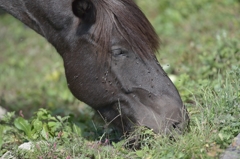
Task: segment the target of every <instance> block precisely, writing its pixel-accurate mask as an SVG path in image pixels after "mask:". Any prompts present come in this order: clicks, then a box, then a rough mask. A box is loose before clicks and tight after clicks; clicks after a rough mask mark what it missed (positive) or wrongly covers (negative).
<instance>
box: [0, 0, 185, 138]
mask: <svg viewBox="0 0 240 159" xmlns="http://www.w3.org/2000/svg"><path fill="white" fill-rule="evenodd" d="M0 8H1V9H3V10H5V11H6V12H7V13H9V14H11V15H13V16H14V17H15V18H17V19H18V20H20V21H21V22H23V23H24V24H26V25H27V26H29V27H30V28H31V29H33V30H35V31H36V32H37V33H38V34H40V35H41V36H43V37H44V38H46V39H47V40H48V42H49V43H51V44H52V45H53V46H54V47H55V49H56V50H57V52H58V53H59V54H60V56H61V57H62V59H63V63H64V68H65V75H66V80H67V83H68V87H69V89H70V91H71V92H72V94H73V95H74V96H75V97H76V98H77V99H79V100H81V101H83V102H84V103H86V104H87V105H89V106H91V107H92V108H93V109H95V110H96V111H97V112H99V113H100V114H101V116H102V117H104V119H105V120H106V121H107V122H109V123H112V124H113V125H114V126H115V127H116V128H118V129H120V130H121V131H122V132H123V133H128V132H131V131H133V130H135V128H136V126H144V127H147V128H149V129H152V130H153V132H155V133H160V134H170V133H172V132H173V131H176V132H179V133H180V134H182V133H183V132H184V129H185V128H186V127H187V125H188V123H189V121H190V119H189V115H188V112H187V109H186V107H185V106H184V104H183V102H182V99H181V97H180V95H179V92H178V90H177V89H176V87H175V86H174V84H173V83H172V82H171V80H170V79H169V77H168V76H167V74H166V73H165V72H164V70H163V69H162V67H161V65H160V64H159V62H158V61H157V58H156V55H155V53H156V52H157V50H158V49H159V44H160V40H159V37H158V35H157V34H156V32H155V30H154V28H153V26H152V25H151V24H150V22H149V21H148V19H147V18H146V16H145V15H144V13H143V12H142V11H141V10H140V9H139V7H138V6H137V5H136V3H135V2H134V1H133V0H0Z"/></svg>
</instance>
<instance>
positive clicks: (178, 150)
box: [0, 0, 240, 159]
mask: <svg viewBox="0 0 240 159" xmlns="http://www.w3.org/2000/svg"><path fill="white" fill-rule="evenodd" d="M137 2H138V4H139V5H140V7H141V8H142V9H143V11H144V12H145V14H146V15H147V17H148V18H149V19H150V21H151V22H152V24H153V25H154V27H155V29H156V31H157V33H158V34H159V36H160V38H161V41H162V46H161V49H160V50H159V53H158V59H159V61H160V63H161V65H162V66H163V68H164V69H165V70H166V71H167V73H168V74H169V75H170V77H171V78H172V79H174V83H175V85H176V86H177V88H178V90H179V91H180V94H181V96H182V99H183V100H184V103H185V105H186V106H187V108H188V110H189V114H190V118H191V122H190V131H189V132H187V133H186V134H184V135H182V136H176V137H175V139H174V140H169V139H168V138H167V137H165V136H161V135H156V134H153V133H152V132H151V131H150V130H145V129H143V128H139V129H137V130H136V132H135V133H134V134H132V136H138V134H142V136H143V139H142V140H141V141H138V143H137V144H138V145H140V149H129V148H126V144H127V143H128V140H130V139H131V137H130V139H124V140H122V141H120V142H117V143H113V146H105V145H108V143H109V141H108V140H109V139H114V138H115V137H116V136H117V134H116V132H115V131H114V129H111V128H108V129H104V128H103V125H104V124H101V123H98V120H97V119H95V116H94V112H93V111H92V110H91V109H90V108H89V107H87V106H86V105H85V104H84V103H81V102H79V101H77V100H76V99H75V98H74V97H73V96H72V95H71V93H70V91H69V90H68V89H67V85H66V80H65V76H64V70H63V65H62V60H61V58H60V56H59V55H58V54H57V53H56V51H55V49H54V48H53V47H52V46H51V45H50V44H48V43H47V42H46V40H44V39H43V38H41V37H40V36H39V35H37V34H36V33H34V32H33V31H31V30H30V29H28V28H27V27H25V26H24V25H23V24H21V23H20V22H18V21H17V20H15V19H14V18H12V17H10V16H9V15H0V37H1V39H0V51H1V54H0V74H1V75H0V105H1V106H2V107H4V108H6V109H7V110H8V111H15V112H16V113H15V115H14V114H13V113H11V114H8V115H7V116H6V117H5V118H4V120H3V119H2V120H1V121H0V122H1V125H0V147H1V149H0V156H1V155H2V154H4V153H5V152H6V151H7V150H11V151H12V152H13V153H14V154H15V155H16V156H18V158H94V157H93V156H95V158H149V159H150V158H162V159H165V158H166V159H168V158H179V159H188V158H189V159H190V158H202V159H208V158H210V159H211V158H218V157H219V154H220V153H221V152H222V151H223V150H224V149H225V148H226V147H227V146H228V145H229V144H230V143H231V141H232V139H233V138H234V137H235V136H236V135H237V134H238V133H240V120H239V119H240V114H239V112H240V41H239V39H240V29H239V28H240V18H239V17H240V16H239V14H240V12H239V10H240V2H239V1H238V0H228V1H221V0H216V1H211V0H195V1H194V2H193V1H191V0H184V1H174V0H161V1H158V0H151V1H143V0H137ZM60 92H61V93H60ZM39 108H44V109H39ZM46 109H47V110H49V111H47V110H46ZM69 113H72V114H73V116H72V115H71V116H68V115H69ZM23 116H24V118H23ZM74 116H75V117H74ZM19 125H22V126H23V127H21V126H19ZM43 127H44V129H43ZM40 140H43V141H44V142H39V141H40ZM26 141H31V142H33V144H34V145H35V147H34V151H33V152H26V151H23V150H18V149H17V148H16V147H17V146H18V145H20V144H21V143H23V142H26Z"/></svg>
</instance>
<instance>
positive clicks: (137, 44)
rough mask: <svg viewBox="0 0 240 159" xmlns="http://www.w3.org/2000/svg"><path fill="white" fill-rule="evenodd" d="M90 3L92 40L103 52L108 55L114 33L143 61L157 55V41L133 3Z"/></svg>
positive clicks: (97, 0)
mask: <svg viewBox="0 0 240 159" xmlns="http://www.w3.org/2000/svg"><path fill="white" fill-rule="evenodd" d="M91 1H92V2H93V4H94V5H95V8H96V22H95V27H94V33H93V34H94V40H95V41H96V42H97V43H98V45H99V46H101V47H102V51H103V52H105V53H108V52H109V49H110V48H109V46H110V38H111V36H112V34H111V33H113V29H117V31H118V32H119V33H120V34H121V36H123V38H124V39H125V40H127V41H128V43H129V44H130V45H131V46H132V49H133V50H134V51H135V52H136V53H138V54H139V56H141V57H142V58H148V57H150V55H151V54H154V53H155V52H156V51H157V49H158V47H159V38H158V36H157V34H156V33H155V31H154V28H153V27H152V25H151V24H150V22H149V21H148V19H147V18H146V17H145V15H144V14H143V13H142V11H141V10H140V9H139V8H138V6H137V5H136V4H135V3H134V2H133V0H91ZM103 56H104V55H103ZM105 56H106V55H105Z"/></svg>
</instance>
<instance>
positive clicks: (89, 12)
mask: <svg viewBox="0 0 240 159" xmlns="http://www.w3.org/2000/svg"><path fill="white" fill-rule="evenodd" d="M72 10H73V14H74V15H75V16H77V17H79V18H80V19H81V20H82V21H83V22H85V23H94V22H95V20H96V8H95V6H94V4H93V3H92V1H91V0H74V1H73V3H72Z"/></svg>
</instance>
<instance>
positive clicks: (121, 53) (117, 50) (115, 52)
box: [112, 49, 124, 57]
mask: <svg viewBox="0 0 240 159" xmlns="http://www.w3.org/2000/svg"><path fill="white" fill-rule="evenodd" d="M123 54H124V52H123V50H121V49H114V50H112V55H113V56H115V57H116V56H119V55H123Z"/></svg>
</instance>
